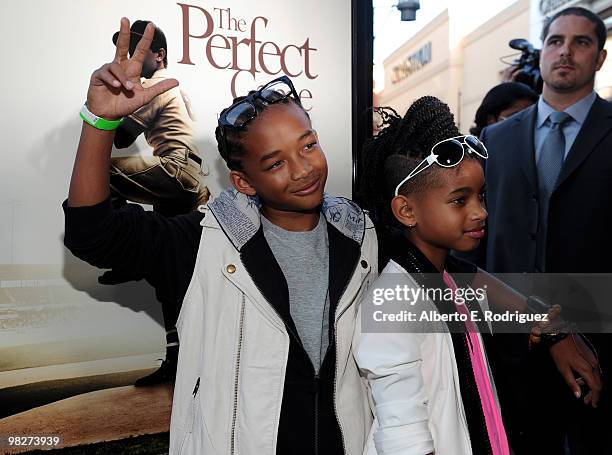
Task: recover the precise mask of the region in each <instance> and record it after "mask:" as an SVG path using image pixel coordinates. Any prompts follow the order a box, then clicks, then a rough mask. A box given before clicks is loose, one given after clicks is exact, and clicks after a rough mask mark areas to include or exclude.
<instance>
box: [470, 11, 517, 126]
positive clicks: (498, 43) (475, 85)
mask: <svg viewBox="0 0 612 455" xmlns="http://www.w3.org/2000/svg"><path fill="white" fill-rule="evenodd" d="M513 38H525V39H528V38H529V0H519V1H518V2H516V3H514V4H513V5H511V6H510V7H508V8H506V9H505V10H504V11H502V12H501V13H499V14H498V15H497V16H495V17H493V18H492V19H491V20H489V21H488V22H486V23H485V24H484V25H483V26H481V27H479V28H478V29H477V30H476V31H474V32H473V33H471V34H469V35H468V36H466V37H465V38H464V39H463V42H462V47H463V83H462V86H461V112H460V117H459V127H460V129H461V130H462V131H465V132H467V130H468V129H469V128H470V126H472V124H473V121H474V115H475V114H476V110H477V109H478V106H480V103H481V101H482V99H483V98H484V96H485V94H486V93H487V92H488V91H489V90H490V89H491V88H492V87H494V86H495V85H497V84H499V83H500V82H501V77H500V73H501V71H503V70H504V69H505V68H506V67H507V65H506V64H505V63H503V62H502V61H500V58H501V57H503V56H507V55H510V54H513V53H516V52H517V51H515V50H514V49H511V48H510V47H509V46H508V42H509V41H510V40H511V39H513ZM504 60H506V59H504ZM507 60H508V61H512V60H513V58H509V59H507Z"/></svg>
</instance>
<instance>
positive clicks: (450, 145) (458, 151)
mask: <svg viewBox="0 0 612 455" xmlns="http://www.w3.org/2000/svg"><path fill="white" fill-rule="evenodd" d="M466 148H467V151H468V153H475V154H476V155H478V156H479V157H480V158H483V159H485V160H486V159H487V158H488V157H489V152H488V151H487V148H486V147H485V145H484V144H483V143H482V142H480V140H478V138H477V137H476V136H472V135H471V134H468V135H464V136H455V137H449V138H448V139H444V140H442V141H440V142H438V143H437V144H435V145H434V146H433V147H432V148H431V151H430V152H429V155H428V156H427V158H425V159H424V160H423V161H421V162H420V163H419V164H418V166H417V167H415V168H414V169H413V170H412V171H411V172H410V174H408V177H406V178H405V179H404V180H402V181H401V182H400V183H399V185H397V186H396V187H395V195H396V196H397V195H398V194H399V190H400V188H401V187H402V185H403V184H404V183H406V182H407V181H408V180H410V179H411V178H412V177H414V176H416V175H418V174H419V173H420V172H423V171H424V170H425V169H427V168H428V167H429V166H431V165H432V164H434V163H436V164H437V165H438V166H441V167H447V168H448V167H455V166H457V165H458V164H459V163H461V161H462V160H463V158H464V157H465V149H466Z"/></svg>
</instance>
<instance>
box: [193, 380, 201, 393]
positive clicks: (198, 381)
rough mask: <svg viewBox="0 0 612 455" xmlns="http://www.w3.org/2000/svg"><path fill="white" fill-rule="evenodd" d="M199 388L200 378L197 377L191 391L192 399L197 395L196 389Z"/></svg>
mask: <svg viewBox="0 0 612 455" xmlns="http://www.w3.org/2000/svg"><path fill="white" fill-rule="evenodd" d="M199 388H200V377H199V376H198V380H197V381H196V385H195V387H194V389H193V398H195V397H196V395H197V394H198V389H199Z"/></svg>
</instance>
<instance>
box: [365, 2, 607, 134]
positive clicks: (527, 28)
mask: <svg viewBox="0 0 612 455" xmlns="http://www.w3.org/2000/svg"><path fill="white" fill-rule="evenodd" d="M574 5H576V6H584V7H586V8H589V9H591V10H592V11H594V12H596V13H597V14H599V15H600V17H602V19H604V21H605V23H606V25H607V27H608V30H609V33H608V40H607V44H606V48H607V49H608V53H611V52H612V0H598V1H572V0H517V1H516V2H514V3H513V4H511V5H510V6H509V7H507V8H506V9H504V10H502V11H501V12H499V13H498V14H497V15H495V16H494V17H493V18H491V19H489V20H488V21H487V22H485V23H484V24H482V25H480V26H479V27H478V28H476V29H475V30H474V31H472V32H471V33H469V34H467V35H463V36H457V31H456V30H454V28H455V24H456V23H459V22H461V20H462V19H461V17H460V15H461V14H469V12H465V11H461V10H459V9H457V10H454V9H451V10H450V12H449V10H446V11H444V12H443V13H441V14H440V15H439V16H437V17H436V18H435V19H433V20H432V21H431V22H429V23H428V24H427V25H426V26H425V27H423V28H422V29H421V30H420V31H419V32H418V33H417V34H415V35H414V36H413V37H411V38H410V39H409V40H408V41H406V42H405V43H404V44H403V45H401V46H400V47H399V48H398V49H397V50H395V51H394V52H393V53H392V54H391V55H390V56H389V57H387V58H386V59H385V60H384V62H383V66H384V74H385V77H384V81H385V84H384V89H382V90H381V91H380V92H379V93H377V94H376V98H375V99H376V100H377V102H378V105H379V106H391V107H393V108H394V109H395V110H397V111H398V113H400V114H403V113H404V112H406V109H407V108H408V107H409V106H410V104H411V103H412V102H413V101H414V100H415V99H417V98H419V97H421V96H425V95H433V96H435V97H437V98H440V99H441V100H443V101H444V102H446V103H447V104H448V105H449V106H450V108H451V111H452V112H453V114H454V115H455V119H456V121H457V123H458V125H459V129H460V130H461V131H464V132H467V131H468V130H469V128H470V127H471V126H472V124H473V120H474V115H475V113H476V110H477V109H478V106H479V105H480V103H481V101H482V99H483V97H484V95H485V94H486V93H487V91H489V89H491V88H492V87H493V86H495V85H497V84H499V83H500V82H501V80H502V72H503V71H504V69H506V68H507V67H508V65H509V64H510V63H512V62H513V61H514V60H515V59H516V58H517V57H518V55H517V52H518V51H515V50H514V49H511V48H510V47H509V46H508V42H509V41H510V40H512V39H515V38H525V39H528V40H529V41H530V42H531V43H533V44H534V46H536V47H538V48H539V47H540V46H541V41H540V32H541V29H542V24H543V21H544V19H545V18H546V17H547V16H550V15H552V14H554V13H556V12H557V11H559V10H561V9H563V8H566V7H568V6H574ZM596 90H597V92H598V93H599V94H600V95H601V96H602V97H604V98H608V99H611V98H612V56H610V57H609V58H608V61H606V63H605V65H604V67H603V68H602V70H601V71H600V72H599V73H598V75H597V79H596Z"/></svg>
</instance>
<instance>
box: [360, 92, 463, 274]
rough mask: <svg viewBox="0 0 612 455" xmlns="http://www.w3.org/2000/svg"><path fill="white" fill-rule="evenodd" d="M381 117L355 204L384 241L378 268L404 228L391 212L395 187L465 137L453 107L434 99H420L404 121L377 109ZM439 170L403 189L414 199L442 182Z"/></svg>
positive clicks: (366, 147)
mask: <svg viewBox="0 0 612 455" xmlns="http://www.w3.org/2000/svg"><path fill="white" fill-rule="evenodd" d="M374 111H375V112H376V113H378V114H379V115H380V117H381V125H380V127H381V131H380V132H379V134H378V135H377V136H375V137H373V138H371V139H369V140H368V141H367V142H366V143H365V144H364V147H363V151H362V169H363V172H362V173H361V178H360V180H359V181H358V185H357V191H356V199H357V201H358V202H359V203H360V204H361V206H362V207H363V208H364V209H366V210H367V211H368V213H369V215H370V217H371V218H372V220H373V221H374V224H375V225H376V230H377V233H378V238H379V256H380V261H379V264H381V266H382V265H384V263H385V262H386V260H387V259H388V255H387V253H386V250H387V245H388V244H389V243H390V233H393V232H396V231H397V229H398V228H399V227H400V226H401V225H400V224H399V222H398V221H397V220H396V219H395V217H394V216H393V213H392V212H391V199H393V197H394V193H395V188H396V186H397V185H398V184H399V183H400V182H401V181H402V180H403V179H404V178H405V177H406V176H407V175H408V174H409V173H410V172H411V171H412V170H413V169H414V168H415V167H416V166H417V165H418V164H419V163H420V162H421V161H422V160H423V159H425V158H426V157H427V156H428V155H429V153H430V151H431V148H432V147H433V146H434V145H435V144H437V143H438V142H440V141H442V140H444V139H448V138H450V137H455V136H459V135H460V134H461V133H460V132H459V130H458V129H457V126H456V125H455V120H454V116H453V114H452V112H451V111H450V109H449V107H448V105H446V104H445V103H443V102H442V101H440V100H439V99H438V98H435V97H433V96H424V97H422V98H419V99H417V100H416V101H415V102H414V103H412V105H411V106H410V108H408V111H407V112H406V114H405V115H404V117H403V118H402V117H400V116H399V115H398V113H397V112H396V111H395V110H393V109H392V108H389V107H382V108H375V109H374ZM439 170H440V168H439V167H438V166H431V167H429V168H427V169H426V170H425V171H423V172H421V173H419V174H418V175H417V176H416V177H414V178H412V179H410V180H409V181H408V182H406V183H405V184H404V185H402V187H401V188H400V192H401V193H402V194H414V193H418V192H419V191H422V190H423V189H425V188H427V187H431V186H432V185H437V184H438V182H439V180H440V178H441V177H440V176H441V174H440V172H439Z"/></svg>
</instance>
